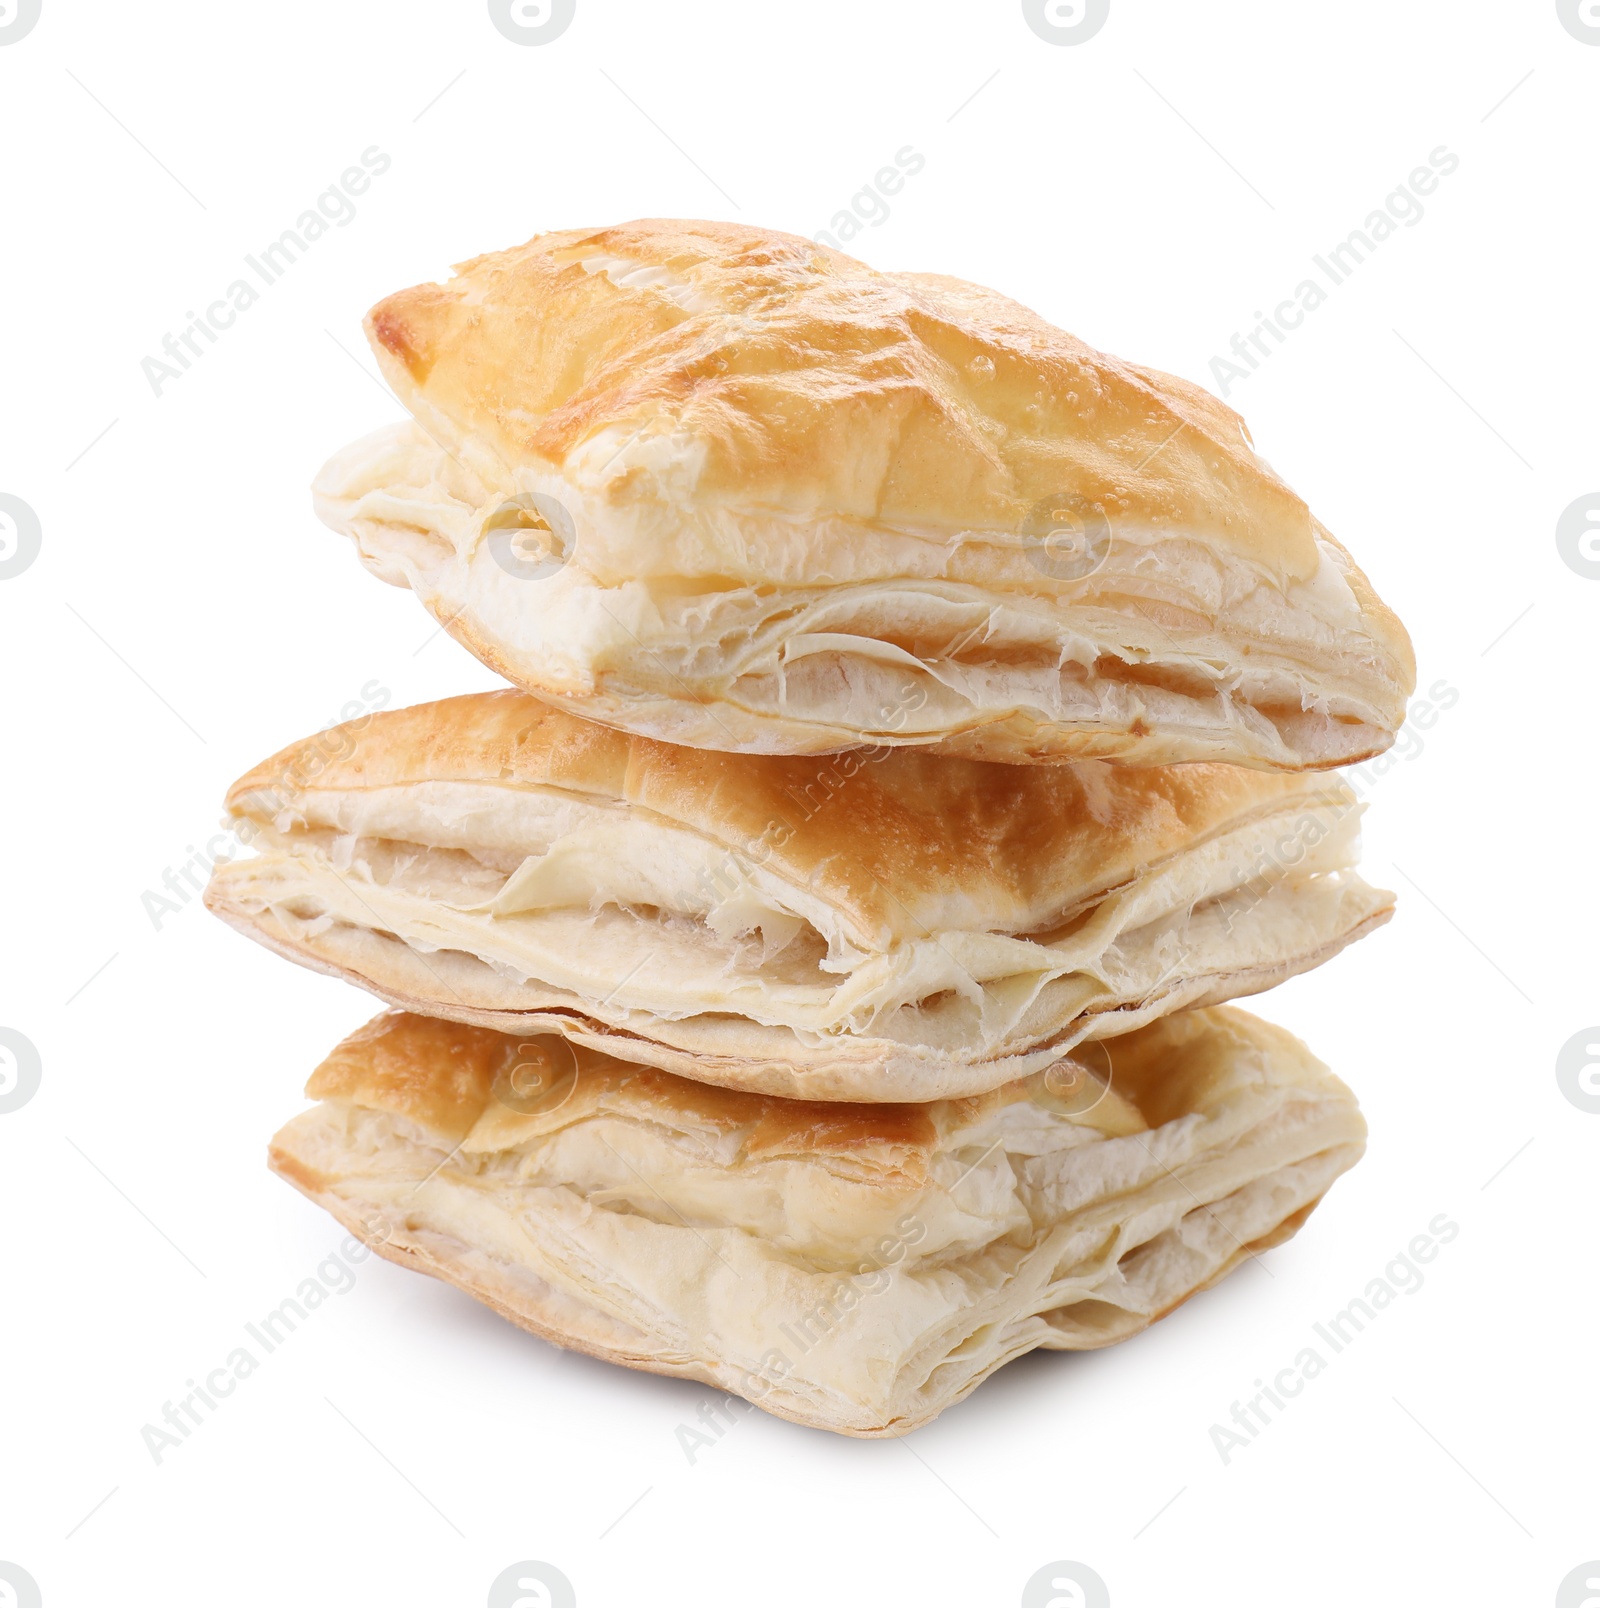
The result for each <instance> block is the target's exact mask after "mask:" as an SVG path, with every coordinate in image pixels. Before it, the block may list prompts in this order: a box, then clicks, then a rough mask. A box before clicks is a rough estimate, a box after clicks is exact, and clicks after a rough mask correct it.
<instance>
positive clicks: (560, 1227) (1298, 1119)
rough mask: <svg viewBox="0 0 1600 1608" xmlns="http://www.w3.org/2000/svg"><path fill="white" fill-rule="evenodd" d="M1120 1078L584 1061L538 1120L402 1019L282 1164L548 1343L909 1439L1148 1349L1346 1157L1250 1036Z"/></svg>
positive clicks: (464, 1050) (499, 1067)
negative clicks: (710, 1085)
mask: <svg viewBox="0 0 1600 1608" xmlns="http://www.w3.org/2000/svg"><path fill="white" fill-rule="evenodd" d="M1109 1049H1110V1061H1109V1064H1108V1065H1107V1066H1106V1067H1105V1069H1104V1070H1103V1071H1102V1072H1101V1073H1099V1074H1091V1073H1087V1072H1086V1073H1083V1074H1082V1075H1081V1076H1080V1077H1079V1078H1078V1080H1077V1082H1076V1083H1069V1084H1065V1085H1064V1084H1062V1083H1061V1082H1060V1081H1059V1077H1058V1075H1057V1074H1052V1075H1050V1076H1049V1077H1043V1078H1034V1079H1031V1080H1028V1081H1026V1082H1024V1083H1020V1084H1013V1085H1010V1086H1008V1087H1007V1088H1005V1089H1003V1090H999V1091H996V1092H995V1093H993V1094H991V1095H988V1096H985V1097H982V1098H979V1099H974V1100H962V1101H942V1102H936V1103H934V1104H932V1105H921V1106H902V1107H894V1108H889V1109H888V1110H884V1109H883V1108H875V1107H863V1106H845V1107H830V1106H826V1105H815V1104H810V1105H807V1104H799V1103H795V1102H786V1101H774V1100H769V1099H765V1098H763V1097H761V1096H756V1095H736V1094H728V1093H719V1092H718V1091H716V1090H709V1089H705V1088H703V1087H701V1086H698V1085H695V1084H688V1083H684V1082H683V1081H682V1080H679V1079H676V1078H670V1077H666V1076H664V1075H663V1074H660V1073H655V1072H647V1071H644V1070H642V1069H640V1068H637V1067H632V1068H630V1067H627V1066H625V1065H624V1064H622V1063H618V1062H615V1061H613V1060H611V1059H610V1058H608V1057H604V1056H594V1055H592V1054H591V1053H590V1052H588V1051H583V1050H580V1051H578V1052H576V1053H577V1057H578V1059H577V1060H576V1062H574V1063H572V1065H571V1066H570V1067H569V1066H567V1065H566V1063H565V1062H562V1063H561V1070H560V1072H559V1074H558V1075H557V1076H556V1077H555V1078H553V1079H552V1080H551V1081H550V1082H549V1084H548V1089H549V1093H548V1095H547V1096H546V1097H545V1098H544V1099H543V1100H542V1101H541V1100H540V1099H539V1098H535V1099H533V1100H532V1101H528V1100H523V1099H519V1098H517V1097H516V1095H515V1094H512V1095H509V1096H508V1095H507V1094H506V1089H507V1087H508V1084H507V1082H506V1079H507V1076H508V1069H512V1068H514V1067H517V1066H522V1067H524V1068H525V1067H526V1066H528V1065H530V1064H544V1063H543V1062H541V1061H540V1058H541V1057H545V1059H546V1061H548V1059H549V1057H550V1056H551V1054H552V1053H554V1054H555V1055H556V1056H557V1057H558V1058H559V1057H560V1056H561V1055H570V1054H571V1053H572V1052H571V1051H561V1050H560V1049H559V1047H558V1046H557V1047H556V1048H555V1050H554V1051H553V1052H552V1041H549V1040H543V1041H534V1042H532V1043H530V1042H527V1041H522V1042H521V1043H520V1045H519V1043H518V1041H516V1040H509V1039H501V1038H499V1037H498V1036H497V1035H490V1034H486V1033H483V1032H482V1031H481V1030H477V1029H471V1028H461V1027H456V1026H453V1025H451V1024H447V1023H441V1022H437V1021H429V1020H426V1019H422V1018H416V1017H408V1016H403V1015H401V1016H389V1017H385V1018H380V1019H379V1020H378V1021H377V1022H375V1023H373V1024H371V1026H369V1027H368V1028H366V1029H363V1030H362V1032H361V1033H359V1034H357V1035H355V1036H354V1037H353V1038H352V1039H351V1040H349V1041H347V1042H346V1044H345V1045H343V1046H341V1047H340V1049H339V1050H338V1051H336V1052H335V1055H334V1056H333V1057H331V1058H330V1060H329V1062H328V1063H325V1065H324V1067H323V1068H322V1069H321V1070H320V1071H319V1073H318V1074H317V1077H316V1078H315V1079H313V1083H312V1086H311V1089H310V1091H309V1092H311V1093H312V1094H313V1095H314V1096H320V1097H321V1099H322V1101H323V1103H322V1104H321V1105H319V1106H317V1107H316V1108H314V1109H313V1110H311V1111H309V1112H307V1113H305V1114H304V1115H303V1116H301V1117H299V1118H296V1119H295V1120H294V1121H292V1122H291V1123H290V1124H289V1125H288V1126H287V1127H286V1128H285V1129H284V1130H283V1132H282V1133H280V1134H279V1135H278V1137H277V1139H276V1140H275V1141H274V1147H273V1165H274V1166H275V1167H276V1168H277V1169H278V1170H279V1171H281V1172H283V1173H284V1174H285V1176H287V1177H288V1178H290V1180H291V1181H293V1182H294V1183H296V1184H297V1186H298V1187H300V1188H302V1189H304V1190H305V1191H306V1192H307V1193H308V1194H310V1195H311V1196H312V1197H313V1198H314V1199H317V1200H318V1201H320V1202H321V1203H322V1204H324V1205H325V1206H327V1207H328V1208H329V1209H330V1210H332V1211H333V1212H335V1213H336V1215H338V1216H340V1217H341V1219H342V1220H343V1221H345V1222H347V1223H348V1224H350V1225H351V1226H352V1227H353V1228H354V1229H355V1230H356V1231H357V1232H358V1233H361V1234H362V1235H363V1237H365V1238H367V1239H368V1240H369V1242H371V1243H374V1244H375V1245H376V1246H377V1247H378V1248H379V1249H380V1250H382V1251H383V1253H384V1254H385V1255H388V1256H390V1257H391V1258H392V1259H393V1260H396V1261H400V1262H403V1263H408V1264H410V1265H415V1266H419V1267H421V1268H423V1269H424V1270H425V1271H429V1272H433V1273H435V1274H437V1275H439V1276H441V1277H444V1278H447V1279H449V1280H451V1281H452V1282H455V1283H457V1284H460V1285H461V1286H462V1287H463V1288H465V1289H467V1290H469V1291H470V1292H471V1293H473V1294H476V1295H478V1296H479V1297H480V1298H481V1299H485V1300H487V1301H489V1302H490V1304H492V1305H494V1306H496V1307H497V1309H499V1310H500V1311H502V1312H503V1313H504V1314H505V1315H507V1316H509V1317H511V1318H512V1319H513V1320H514V1321H517V1322H520V1323H522V1324H523V1325H524V1326H526V1327H529V1328H531V1329H533V1330H534V1331H535V1332H536V1333H540V1334H542V1335H544V1336H545V1337H546V1338H549V1339H553V1340H555V1341H556V1342H557V1343H560V1344H565V1345H570V1346H575V1347H578V1348H580V1349H583V1350H588V1351H591V1352H593V1353H595V1354H597V1355H601V1356H605V1357H609V1358H611V1359H612V1360H616V1361H621V1362H625V1363H628V1364H629V1365H631V1366H636V1367H644V1368H650V1369H653V1370H655V1371H658V1372H664V1373H676V1374H681V1375H684V1376H687V1377H691V1378H695V1379H700V1380H704V1381H706V1382H709V1383H712V1384H715V1385H718V1386H720V1387H722V1388H725V1389H728V1390H731V1391H734V1392H735V1393H737V1394H740V1395H743V1396H746V1397H748V1398H749V1399H751V1400H753V1401H756V1402H757V1403H758V1404H759V1405H761V1406H763V1407H765V1408H767V1409H768V1410H769V1411H772V1412H775V1413H778V1414H780V1415H781V1416H784V1417H789V1418H793V1419H796V1420H798V1421H799V1422H802V1423H808V1424H813V1425H818V1426H820V1427H826V1428H830V1429H835V1430H840V1431H843V1432H845V1433H850V1434H857V1435H874V1434H887V1433H900V1432H903V1431H905V1430H906V1429H909V1428H913V1427H915V1426H916V1425H918V1424H920V1423H923V1422H926V1421H927V1420H928V1419H930V1418H932V1417H933V1416H934V1415H935V1414H936V1413H938V1412H939V1411H940V1410H941V1409H942V1408H943V1407H945V1406H947V1405H949V1404H950V1403H951V1402H954V1401H956V1400H959V1399H960V1398H961V1397H962V1396H964V1395H965V1394H966V1393H967V1392H968V1391H970V1390H971V1389H972V1388H973V1387H974V1386H975V1385H976V1384H977V1383H979V1382H980V1381H981V1380H982V1379H983V1378H984V1377H986V1376H987V1375H988V1374H989V1373H990V1372H992V1371H993V1370H994V1369H995V1368H997V1367H999V1366H1000V1365H1001V1364H1003V1363H1004V1362H1006V1361H1008V1360H1010V1359H1011V1358H1012V1357H1014V1356H1017V1355H1020V1354H1021V1353H1022V1352H1024V1351H1027V1350H1031V1349H1033V1348H1035V1347H1040V1346H1042V1347H1046V1348H1050V1349H1082V1348H1086V1347H1093V1346H1098V1345H1104V1344H1107V1343H1109V1342H1111V1341H1113V1340H1117V1339H1121V1338H1123V1337H1125V1336H1126V1335H1129V1334H1132V1333H1135V1332H1137V1331H1138V1330H1139V1329H1141V1328H1143V1327H1144V1326H1145V1325H1146V1324H1148V1323H1149V1322H1150V1321H1151V1320H1152V1319H1154V1318H1156V1317H1159V1316H1161V1315H1163V1314H1164V1313H1165V1312H1167V1311H1169V1310H1170V1309H1171V1308H1172V1307H1173V1306H1175V1305H1177V1304H1178V1303H1179V1302H1181V1301H1182V1300H1183V1299H1185V1298H1186V1297H1187V1296H1188V1295H1190V1294H1192V1293H1193V1292H1194V1291H1195V1290H1197V1289H1200V1288H1203V1287H1205V1286H1206V1285H1207V1284H1208V1283H1211V1282H1213V1281H1214V1280H1215V1279H1216V1278H1218V1277H1220V1276H1221V1275H1222V1274H1223V1273H1225V1272H1226V1271H1227V1270H1228V1269H1229V1268H1230V1267H1231V1266H1233V1265H1235V1264H1236V1263H1237V1262H1238V1261H1239V1260H1240V1259H1241V1258H1243V1257H1244V1256H1246V1255H1248V1254H1250V1252H1251V1251H1252V1250H1254V1249H1257V1248H1260V1247H1261V1246H1263V1245H1265V1244H1268V1243H1274V1242H1275V1241H1276V1240H1277V1239H1279V1238H1281V1237H1283V1236H1285V1235H1286V1234H1287V1233H1290V1232H1292V1231H1293V1228H1294V1227H1295V1226H1297V1224H1298V1222H1299V1221H1300V1220H1301V1219H1302V1218H1303V1215H1304V1213H1305V1212H1306V1211H1307V1210H1309V1208H1310V1207H1311V1206H1312V1205H1314V1204H1315V1202H1316V1201H1317V1200H1318V1199H1319V1198H1320V1196H1321V1195H1322V1194H1323V1192H1324V1191H1325V1190H1326V1189H1327V1187H1328V1186H1329V1184H1330V1183H1331V1182H1332V1181H1333V1179H1334V1178H1335V1177H1337V1176H1338V1174H1339V1173H1340V1172H1342V1171H1344V1170H1345V1169H1346V1168H1347V1167H1348V1166H1350V1165H1351V1164H1352V1163H1353V1162H1354V1161H1355V1160H1356V1159H1357V1157H1358V1156H1359V1155H1360V1151H1361V1147H1362V1142H1363V1135H1364V1127H1363V1124H1362V1122H1361V1118H1360V1114H1359V1112H1358V1111H1357V1109H1356V1106H1355V1102H1354V1100H1353V1099H1352V1098H1351V1096H1350V1094H1349V1091H1348V1090H1346V1089H1345V1088H1344V1086H1343V1085H1342V1084H1340V1083H1339V1082H1338V1081H1337V1080H1336V1079H1334V1078H1333V1077H1331V1075H1329V1074H1328V1073H1327V1071H1326V1069H1325V1068H1323V1067H1321V1066H1320V1064H1319V1063H1317V1062H1316V1061H1315V1060H1314V1059H1313V1058H1312V1057H1311V1056H1310V1055H1309V1053H1308V1052H1306V1050H1305V1049H1304V1046H1302V1045H1300V1044H1299V1043H1298V1041H1296V1040H1294V1039H1293V1038H1291V1037H1290V1036H1289V1035H1287V1034H1284V1033H1282V1032H1281V1031H1280V1030H1277V1029H1274V1028H1271V1027H1268V1026H1267V1025H1266V1024H1264V1023H1261V1022H1258V1021H1256V1020H1255V1019H1253V1018H1251V1017H1248V1016H1246V1015H1244V1014H1243V1013H1241V1012H1237V1011H1199V1012H1189V1013H1186V1014H1185V1015H1183V1016H1181V1017H1175V1018H1168V1019H1166V1020H1164V1021H1162V1022H1160V1023H1157V1024H1156V1025H1155V1026H1153V1027H1151V1028H1148V1029H1145V1030H1143V1031H1142V1032H1140V1033H1136V1034H1133V1035H1129V1036H1126V1037H1124V1038H1122V1039H1119V1040H1117V1041H1116V1042H1115V1043H1114V1044H1113V1045H1111V1046H1110V1047H1109ZM1064 1088H1065V1089H1067V1090H1068V1091H1069V1092H1068V1096H1067V1097H1066V1098H1065V1099H1064V1098H1063V1097H1062V1090H1063V1089H1064ZM506 1099H510V1101H511V1104H510V1105H509V1106H508V1105H507V1104H506V1103H505V1100H506Z"/></svg>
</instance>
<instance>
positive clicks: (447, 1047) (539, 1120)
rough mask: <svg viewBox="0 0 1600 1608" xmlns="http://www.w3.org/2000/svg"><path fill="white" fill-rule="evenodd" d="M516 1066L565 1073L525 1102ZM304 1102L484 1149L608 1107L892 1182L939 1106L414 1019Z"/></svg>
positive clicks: (981, 1103) (328, 1066)
mask: <svg viewBox="0 0 1600 1608" xmlns="http://www.w3.org/2000/svg"><path fill="white" fill-rule="evenodd" d="M519 1066H520V1067H524V1068H533V1069H535V1076H538V1074H539V1073H540V1072H543V1071H544V1070H545V1069H547V1068H549V1067H552V1066H554V1067H556V1068H558V1069H561V1070H562V1071H564V1072H565V1073H566V1075H565V1076H564V1077H558V1078H557V1079H555V1080H553V1082H552V1084H551V1086H550V1088H549V1091H548V1092H537V1091H536V1092H532V1093H530V1092H529V1090H528V1086H527V1084H528V1080H527V1079H520V1080H519V1078H518V1076H517V1069H518V1068H519ZM1035 1081H1036V1080H1035ZM1029 1087H1031V1084H1029V1083H1026V1082H1019V1083H1017V1084H1013V1085H1011V1086H1010V1087H1009V1088H1007V1089H1002V1090H996V1091H994V1092H993V1093H992V1094H989V1095H985V1096H983V1097H981V1098H980V1099H977V1100H968V1101H964V1102H962V1113H963V1120H972V1119H973V1117H974V1116H975V1115H976V1114H977V1113H978V1112H979V1111H980V1110H983V1109H987V1108H988V1107H989V1106H991V1105H993V1104H995V1103H1005V1102H1006V1101H1008V1100H1013V1099H1019V1098H1023V1096H1024V1093H1025V1090H1026V1089H1027V1088H1029ZM306 1094H307V1095H308V1096H309V1097H310V1098H311V1099H313V1100H336V1101H340V1102H343V1103H346V1104H350V1105H360V1106H365V1107H367V1108H369V1109H371V1110H374V1111H386V1112H389V1113H391V1114H392V1115H395V1116H400V1117H404V1118H406V1119H407V1120H408V1121H410V1122H414V1123H416V1124H417V1125H418V1126H419V1127H422V1128H426V1129H427V1130H428V1131H430V1132H432V1133H435V1134H437V1135H439V1137H440V1138H441V1139H444V1140H448V1141H449V1142H450V1143H451V1144H459V1143H461V1142H462V1141H463V1140H465V1139H466V1138H467V1136H468V1135H469V1134H473V1133H474V1130H475V1129H476V1130H477V1133H476V1134H475V1136H474V1144H475V1146H478V1147H480V1148H481V1145H480V1140H481V1141H482V1142H484V1143H487V1142H488V1141H489V1140H492V1141H493V1142H495V1143H498V1144H502V1145H510V1144H513V1143H515V1142H516V1139H517V1136H518V1135H519V1134H523V1133H528V1132H535V1131H539V1132H543V1131H548V1130H549V1128H551V1127H555V1126H561V1125H563V1124H566V1123H569V1122H573V1121H576V1120H578V1119H579V1118H580V1117H583V1116H587V1115H589V1114H590V1113H591V1112H593V1111H594V1110H595V1109H596V1108H597V1107H598V1106H600V1105H602V1104H604V1105H605V1106H606V1107H607V1108H608V1109H615V1110H618V1111H622V1112H625V1113H626V1114H627V1115H629V1116H631V1117H634V1118H637V1119H639V1120H644V1121H650V1120H658V1121H661V1122H664V1123H666V1124H667V1125H668V1126H671V1127H692V1128H696V1129H705V1128H711V1129H715V1130H720V1131H722V1132H727V1133H733V1132H743V1133H744V1135H745V1137H744V1140H743V1154H744V1155H745V1156H746V1157H747V1158H749V1159H751V1160H757V1159H768V1158H771V1157H776V1156H836V1157H847V1158H849V1159H851V1160H852V1161H854V1162H857V1163H862V1162H864V1163H866V1164H869V1165H872V1166H875V1167H876V1168H877V1169H878V1170H879V1171H880V1172H881V1173H882V1174H883V1175H884V1177H885V1181H887V1182H902V1181H905V1180H906V1179H918V1180H920V1179H921V1178H922V1177H924V1176H925V1175H926V1171H927V1163H928V1159H929V1158H930V1157H931V1155H932V1154H933V1153H934V1151H935V1150H936V1149H937V1147H938V1144H939V1139H940V1134H939V1127H938V1124H937V1123H936V1122H935V1120H934V1114H935V1113H936V1112H937V1111H938V1110H939V1109H941V1107H940V1106H939V1105H934V1104H928V1103H921V1104H916V1103H907V1104H902V1105H872V1104H866V1103H852V1104H837V1103H834V1102H830V1101H817V1100H786V1099H781V1098H778V1097H775V1096H772V1095H766V1094H758V1093H754V1092H750V1091H745V1090H737V1089H726V1088H720V1087H718V1086H716V1085H713V1084H706V1083H701V1082H698V1081H696V1080H693V1079H690V1078H683V1077H678V1076H675V1075H674V1074H673V1073H670V1072H661V1071H657V1070H656V1069H654V1068H652V1067H647V1066H641V1065H639V1064H638V1063H636V1062H630V1061H619V1060H616V1059H614V1058H613V1057H612V1056H609V1055H604V1054H602V1053H600V1052H599V1051H597V1050H593V1049H590V1048H588V1047H586V1046H583V1045H571V1044H569V1043H568V1042H567V1041H565V1040H562V1039H559V1038H554V1037H551V1036H547V1035H541V1034H524V1035H519V1036H512V1035H509V1034H503V1033H496V1032H491V1031H490V1030H489V1029H487V1028H481V1027H472V1026H468V1025H466V1024H463V1023H460V1022H452V1021H445V1020H443V1019H441V1018H438V1017H432V1016H418V1015H414V1014H413V1013H411V1012H409V1011H387V1012H385V1013H384V1014H383V1015H381V1016H377V1017H374V1018H373V1019H372V1021H370V1022H368V1023H366V1024H365V1026H363V1027H360V1028H357V1029H356V1031H355V1032H354V1033H352V1034H350V1035H349V1036H348V1037H347V1038H345V1039H344V1040H343V1041H342V1042H341V1043H340V1044H339V1045H338V1046H336V1047H335V1049H334V1050H333V1051H332V1052H331V1053H330V1054H329V1055H328V1057H327V1058H326V1059H325V1060H324V1061H323V1062H322V1063H321V1064H320V1065H319V1066H318V1067H317V1069H316V1070H315V1071H314V1072H313V1073H312V1075H311V1079H310V1081H309V1082H308V1083H307V1085H306ZM507 1102H509V1103H507ZM1132 1114H1133V1113H1132V1112H1131V1109H1126V1108H1124V1107H1123V1105H1122V1104H1121V1102H1120V1099H1114V1100H1113V1102H1112V1104H1111V1105H1110V1106H1108V1107H1107V1108H1106V1110H1104V1111H1103V1112H1101V1113H1100V1114H1099V1116H1098V1118H1097V1119H1096V1124H1097V1125H1104V1124H1105V1123H1106V1122H1120V1123H1124V1124H1125V1123H1126V1122H1127V1121H1128V1120H1129V1118H1130V1117H1131V1116H1132ZM486 1115H487V1118H488V1121H487V1122H486V1123H485V1121H484V1119H485V1118H486Z"/></svg>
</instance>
